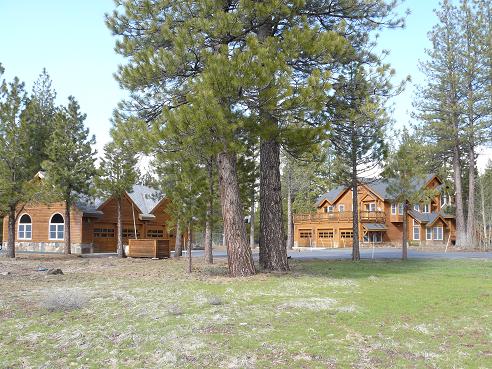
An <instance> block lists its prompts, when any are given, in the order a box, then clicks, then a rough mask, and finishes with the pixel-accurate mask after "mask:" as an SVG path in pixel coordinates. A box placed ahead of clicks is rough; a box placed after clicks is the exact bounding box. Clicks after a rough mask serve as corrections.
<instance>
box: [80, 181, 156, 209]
mask: <svg viewBox="0 0 492 369" xmlns="http://www.w3.org/2000/svg"><path fill="white" fill-rule="evenodd" d="M127 194H128V196H129V197H130V198H131V199H132V201H133V202H134V203H135V205H136V206H137V208H138V209H139V210H140V211H141V213H142V214H143V215H145V216H151V213H152V211H153V210H154V209H155V207H156V206H157V204H158V203H159V202H160V201H161V200H162V198H163V197H164V196H163V195H162V194H161V192H159V191H157V190H155V189H153V188H150V187H147V186H142V185H134V186H133V189H132V191H131V192H127ZM105 201H106V200H105V199H101V198H90V197H87V196H81V197H80V198H79V199H78V200H77V207H78V208H79V210H80V211H82V212H83V213H84V214H86V215H102V212H101V211H100V210H99V207H100V206H101V205H102V204H104V202H105Z"/></svg>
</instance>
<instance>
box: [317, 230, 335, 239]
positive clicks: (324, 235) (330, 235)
mask: <svg viewBox="0 0 492 369" xmlns="http://www.w3.org/2000/svg"><path fill="white" fill-rule="evenodd" d="M333 237H334V232H333V231H328V230H325V229H323V230H320V231H318V238H333Z"/></svg>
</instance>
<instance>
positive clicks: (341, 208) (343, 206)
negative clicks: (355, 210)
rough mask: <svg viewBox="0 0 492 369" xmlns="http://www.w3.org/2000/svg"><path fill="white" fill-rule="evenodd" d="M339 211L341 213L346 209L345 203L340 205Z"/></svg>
mask: <svg viewBox="0 0 492 369" xmlns="http://www.w3.org/2000/svg"><path fill="white" fill-rule="evenodd" d="M338 211H339V212H340V213H343V212H344V211H345V205H342V204H340V205H338Z"/></svg>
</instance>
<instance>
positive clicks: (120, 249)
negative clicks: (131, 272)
mask: <svg viewBox="0 0 492 369" xmlns="http://www.w3.org/2000/svg"><path fill="white" fill-rule="evenodd" d="M116 222H117V223H116V232H117V241H116V242H117V250H118V257H119V258H124V257H125V249H124V248H123V229H122V226H121V198H118V199H116Z"/></svg>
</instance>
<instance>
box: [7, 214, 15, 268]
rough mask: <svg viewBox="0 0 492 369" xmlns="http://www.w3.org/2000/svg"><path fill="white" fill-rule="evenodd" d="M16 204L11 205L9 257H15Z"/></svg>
mask: <svg viewBox="0 0 492 369" xmlns="http://www.w3.org/2000/svg"><path fill="white" fill-rule="evenodd" d="M15 210H16V206H15V205H14V206H12V205H11V206H9V224H8V234H9V238H8V242H7V255H8V257H9V258H15V220H16V219H15V218H16V214H15Z"/></svg>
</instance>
